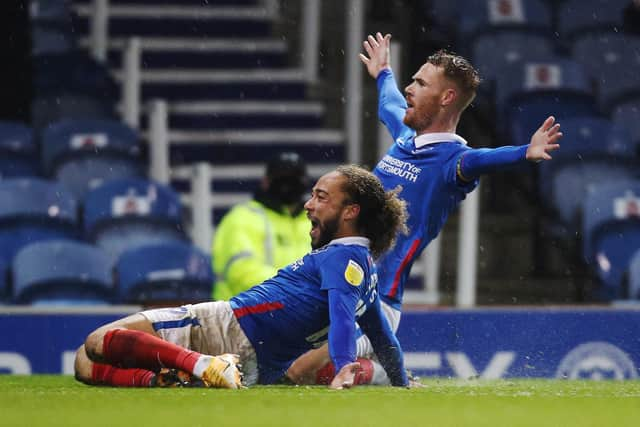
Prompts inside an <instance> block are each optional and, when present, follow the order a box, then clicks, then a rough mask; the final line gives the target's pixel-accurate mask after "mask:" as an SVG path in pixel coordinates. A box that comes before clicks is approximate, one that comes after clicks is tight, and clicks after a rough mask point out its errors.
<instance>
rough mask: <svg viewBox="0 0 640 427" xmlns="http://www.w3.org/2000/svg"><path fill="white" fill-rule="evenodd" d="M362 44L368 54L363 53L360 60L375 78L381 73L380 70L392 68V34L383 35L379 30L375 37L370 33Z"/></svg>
mask: <svg viewBox="0 0 640 427" xmlns="http://www.w3.org/2000/svg"><path fill="white" fill-rule="evenodd" d="M362 44H363V45H364V50H365V51H366V52H367V54H366V55H365V54H364V53H361V54H360V60H361V61H362V63H363V64H364V65H366V66H367V71H368V72H369V75H371V77H373V78H374V79H375V78H377V77H378V74H380V71H382V70H384V69H386V68H391V62H390V61H391V58H390V57H391V54H390V46H391V34H386V35H385V36H383V35H382V34H381V33H380V32H377V33H376V35H375V37H374V36H372V35H369V36H368V37H367V39H366V40H365V41H364V42H363V43H362Z"/></svg>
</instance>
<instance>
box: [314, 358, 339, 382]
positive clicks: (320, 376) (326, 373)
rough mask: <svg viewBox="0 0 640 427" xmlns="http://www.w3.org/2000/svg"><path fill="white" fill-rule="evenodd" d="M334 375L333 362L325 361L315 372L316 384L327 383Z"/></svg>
mask: <svg viewBox="0 0 640 427" xmlns="http://www.w3.org/2000/svg"><path fill="white" fill-rule="evenodd" d="M335 376H336V368H335V367H334V366H333V363H327V364H326V365H324V367H322V368H320V369H318V372H316V384H323V385H329V384H331V380H333V377H335Z"/></svg>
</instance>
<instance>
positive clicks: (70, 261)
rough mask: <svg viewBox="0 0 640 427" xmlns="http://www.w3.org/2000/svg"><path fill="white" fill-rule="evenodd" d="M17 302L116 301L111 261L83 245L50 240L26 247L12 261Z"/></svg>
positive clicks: (95, 248) (96, 249) (86, 303)
mask: <svg viewBox="0 0 640 427" xmlns="http://www.w3.org/2000/svg"><path fill="white" fill-rule="evenodd" d="M12 270H13V284H14V295H13V297H14V301H15V302H16V303H18V304H33V305H69V304H74V305H78V304H82V305H95V304H110V303H111V302H112V301H113V296H114V295H113V294H114V290H113V277H112V270H111V264H110V263H109V258H108V256H107V254H105V253H104V252H103V251H102V250H101V249H100V248H97V247H95V246H93V245H89V244H86V243H81V242H73V241H65V240H51V241H47V242H38V243H34V244H31V245H28V246H26V247H24V248H23V249H22V250H21V251H20V252H18V253H17V254H16V256H15V258H14V260H13V268H12Z"/></svg>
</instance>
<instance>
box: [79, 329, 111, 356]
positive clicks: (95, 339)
mask: <svg viewBox="0 0 640 427" xmlns="http://www.w3.org/2000/svg"><path fill="white" fill-rule="evenodd" d="M106 332H107V331H105V330H103V329H102V328H98V329H96V330H95V331H93V332H91V333H90V334H89V335H88V336H87V339H86V340H85V341H84V349H85V354H86V356H87V357H88V358H89V360H92V361H94V362H100V361H102V346H103V341H104V335H105V333H106Z"/></svg>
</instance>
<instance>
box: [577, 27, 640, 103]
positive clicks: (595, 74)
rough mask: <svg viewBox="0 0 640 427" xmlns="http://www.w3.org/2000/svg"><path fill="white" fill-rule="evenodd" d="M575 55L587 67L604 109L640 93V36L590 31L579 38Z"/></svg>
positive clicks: (635, 96)
mask: <svg viewBox="0 0 640 427" xmlns="http://www.w3.org/2000/svg"><path fill="white" fill-rule="evenodd" d="M572 56H573V58H574V59H575V60H576V61H578V62H580V63H581V64H582V66H583V67H584V68H585V70H587V73H588V74H589V76H590V77H591V79H592V80H593V82H594V84H595V85H596V88H597V98H598V101H599V103H600V106H601V108H602V109H603V110H604V111H610V110H611V109H612V107H613V106H614V105H615V104H616V103H620V102H624V101H625V100H628V99H633V98H637V97H639V96H640V79H638V73H637V70H638V67H639V66H640V37H639V36H633V35H625V34H621V33H613V32H612V33H604V34H587V35H585V36H583V37H581V38H580V39H578V40H576V41H575V42H574V44H573V47H572Z"/></svg>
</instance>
